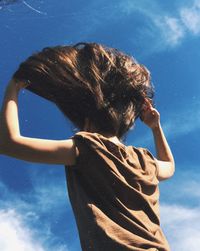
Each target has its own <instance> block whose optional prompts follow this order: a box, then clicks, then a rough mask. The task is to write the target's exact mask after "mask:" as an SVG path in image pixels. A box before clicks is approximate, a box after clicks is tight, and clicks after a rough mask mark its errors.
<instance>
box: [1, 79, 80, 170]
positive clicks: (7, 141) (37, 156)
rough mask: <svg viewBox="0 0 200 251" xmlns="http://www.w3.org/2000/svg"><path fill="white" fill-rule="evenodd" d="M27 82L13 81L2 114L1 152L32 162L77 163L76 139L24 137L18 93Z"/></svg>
mask: <svg viewBox="0 0 200 251" xmlns="http://www.w3.org/2000/svg"><path fill="white" fill-rule="evenodd" d="M23 87H25V84H24V83H16V82H15V81H14V80H11V81H10V83H9V84H8V86H7V89H6V92H5V96H4V100H3V105H2V109H1V115H0V153H1V154H5V155H8V156H11V157H15V158H18V159H22V160H27V161H31V162H40V163H49V164H64V165H73V164H75V159H76V154H77V151H78V150H77V149H76V148H75V145H74V142H73V140H72V139H66V140H46V139H37V138H29V137H23V136H21V134H20V128H19V120H18V94H19V91H20V90H21V89H22V88H23Z"/></svg>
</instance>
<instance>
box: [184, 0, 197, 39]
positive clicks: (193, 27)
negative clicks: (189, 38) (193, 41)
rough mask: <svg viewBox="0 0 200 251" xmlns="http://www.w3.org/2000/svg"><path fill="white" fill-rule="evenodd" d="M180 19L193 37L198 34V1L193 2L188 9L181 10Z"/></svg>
mask: <svg viewBox="0 0 200 251" xmlns="http://www.w3.org/2000/svg"><path fill="white" fill-rule="evenodd" d="M180 18H181V20H182V22H183V24H184V25H185V27H186V28H187V29H188V30H189V31H191V32H192V33H194V34H195V35H198V34H200V1H195V2H194V3H193V5H192V6H190V7H183V8H181V10H180Z"/></svg>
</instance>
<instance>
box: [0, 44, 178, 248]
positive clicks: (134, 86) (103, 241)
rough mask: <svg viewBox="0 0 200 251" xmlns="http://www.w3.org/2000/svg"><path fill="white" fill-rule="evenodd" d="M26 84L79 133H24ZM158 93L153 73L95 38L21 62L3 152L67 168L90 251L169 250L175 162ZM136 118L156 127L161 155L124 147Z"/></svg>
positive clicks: (0, 142)
mask: <svg viewBox="0 0 200 251" xmlns="http://www.w3.org/2000/svg"><path fill="white" fill-rule="evenodd" d="M23 88H27V89H28V90H30V91H32V92H34V93H36V94H38V95H40V96H41V97H43V98H46V99H47V100H49V101H51V102H54V103H55V104H56V105H57V106H58V107H59V109H60V110H61V111H62V112H63V113H64V115H65V116H67V117H68V118H69V119H70V120H71V121H72V122H73V124H74V125H75V126H76V127H78V128H79V130H80V131H79V132H78V133H76V134H75V135H74V136H73V137H71V138H70V139H65V140H45V139H36V138H29V137H23V136H22V135H21V134H20V128H19V122H18V103H17V100H18V93H19V92H20V90H21V89H23ZM152 98H153V88H152V85H151V82H150V74H149V72H148V70H147V69H146V68H145V67H144V66H142V65H140V64H138V63H137V62H136V61H135V60H134V58H132V57H130V56H128V55H126V54H124V53H122V52H120V51H118V50H116V49H113V48H108V47H105V46H103V45H101V44H97V43H79V44H76V45H74V46H57V47H51V48H45V49H43V50H42V51H41V52H39V53H36V54H34V55H32V56H31V57H29V58H28V59H27V60H26V61H25V62H24V63H22V64H21V65H20V67H19V69H18V70H17V71H16V73H15V74H14V76H13V78H12V80H11V81H10V83H9V85H8V87H7V89H6V93H5V98H4V102H3V106H2V112H1V121H0V122H1V124H0V152H1V154H5V155H8V156H11V157H15V158H18V159H22V160H26V161H31V162H40V163H49V164H62V165H65V168H66V174H67V184H68V192H69V197H70V200H71V203H72V207H73V211H74V214H75V218H76V222H77V226H78V230H79V235H80V241H81V246H82V249H83V250H84V251H88V250H94V251H102V250H105V251H111V250H113V251H114V250H115V251H118V250H120V251H128V250H135V251H142V250H152V251H153V250H154V251H155V250H159V251H169V246H168V243H167V241H166V239H165V237H164V235H163V233H162V230H161V228H160V220H159V191H158V183H159V181H160V180H165V179H168V178H170V177H171V176H172V175H173V173H174V169H175V167H174V159H173V155H172V153H171V150H170V148H169V145H168V143H167V140H166V138H165V136H164V133H163V130H162V127H161V124H160V115H159V113H158V111H157V110H156V109H155V108H153V105H152ZM138 117H140V118H141V120H142V121H143V122H144V123H145V124H146V125H147V126H148V127H149V128H150V129H151V130H152V133H153V136H154V141H155V146H156V151H157V158H154V157H153V156H152V154H151V153H150V152H149V151H148V150H147V149H144V148H136V147H133V146H125V145H124V144H123V140H122V139H123V137H124V135H125V134H126V133H127V132H128V130H129V129H130V128H131V127H132V125H133V123H134V122H135V120H136V119H137V118H138Z"/></svg>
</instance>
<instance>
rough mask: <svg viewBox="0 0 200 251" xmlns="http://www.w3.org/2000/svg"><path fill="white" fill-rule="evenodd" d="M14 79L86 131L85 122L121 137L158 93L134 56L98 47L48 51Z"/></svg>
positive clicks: (30, 60) (31, 59) (26, 64)
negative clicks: (144, 106)
mask: <svg viewBox="0 0 200 251" xmlns="http://www.w3.org/2000/svg"><path fill="white" fill-rule="evenodd" d="M13 78H14V79H16V80H20V81H26V82H27V83H29V85H28V86H27V89H28V90H30V91H32V92H34V93H36V94H37V95H39V96H41V97H43V98H46V99H48V100H50V101H52V102H54V103H55V104H56V105H57V106H58V108H59V109H60V110H61V111H62V112H63V113H64V114H65V115H66V116H67V117H68V119H70V120H71V121H72V123H73V124H74V125H75V126H76V127H78V128H79V129H80V130H83V128H84V123H85V118H88V119H89V120H90V121H91V122H92V123H93V124H94V126H95V128H97V132H99V133H100V132H104V133H109V134H111V135H116V136H118V137H119V138H122V136H123V135H124V134H125V133H126V132H127V131H128V130H129V129H130V128H131V127H132V125H133V123H134V121H135V120H136V118H138V117H139V116H140V113H141V109H142V106H143V104H144V101H145V98H148V99H150V100H152V98H153V94H154V90H153V87H152V84H151V81H150V73H149V71H148V70H147V69H146V68H145V67H144V66H143V65H140V64H138V63H137V62H136V60H135V59H134V58H133V57H132V56H128V55H126V54H124V53H123V52H121V51H119V50H117V49H114V48H108V47H106V46H103V45H101V44H97V43H78V44H76V45H73V46H56V47H48V48H44V49H43V50H42V51H41V52H39V53H35V54H33V55H32V56H30V57H29V58H28V59H27V60H26V61H25V62H23V63H22V64H21V65H20V66H19V69H18V70H17V71H16V72H15V74H14V76H13Z"/></svg>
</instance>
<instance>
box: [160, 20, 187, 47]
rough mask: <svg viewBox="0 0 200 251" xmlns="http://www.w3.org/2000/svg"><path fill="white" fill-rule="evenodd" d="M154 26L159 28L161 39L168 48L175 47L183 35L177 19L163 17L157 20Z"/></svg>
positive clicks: (182, 29)
mask: <svg viewBox="0 0 200 251" xmlns="http://www.w3.org/2000/svg"><path fill="white" fill-rule="evenodd" d="M156 24H157V26H158V27H160V28H161V31H162V35H163V38H164V39H165V41H166V43H167V44H168V45H170V46H175V45H177V44H178V43H179V42H180V41H181V39H182V38H183V37H184V35H185V32H184V28H183V26H182V24H181V23H180V21H179V20H178V19H177V18H174V17H169V16H165V17H163V18H162V19H161V18H159V19H158V20H157V22H156Z"/></svg>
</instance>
